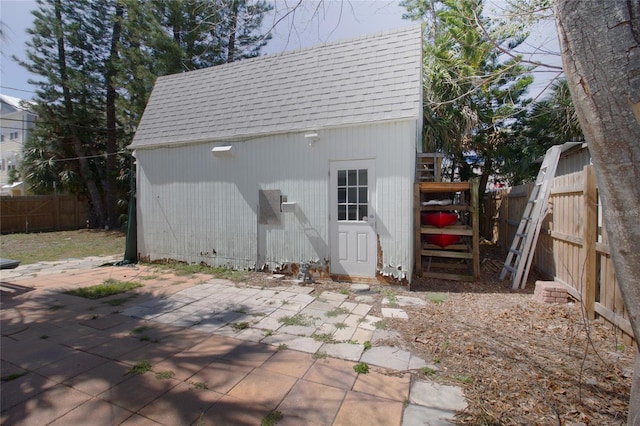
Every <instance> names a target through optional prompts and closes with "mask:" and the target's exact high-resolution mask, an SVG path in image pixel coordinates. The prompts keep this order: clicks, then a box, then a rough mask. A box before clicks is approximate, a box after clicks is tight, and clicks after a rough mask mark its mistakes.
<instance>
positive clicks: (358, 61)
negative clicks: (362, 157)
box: [131, 25, 422, 148]
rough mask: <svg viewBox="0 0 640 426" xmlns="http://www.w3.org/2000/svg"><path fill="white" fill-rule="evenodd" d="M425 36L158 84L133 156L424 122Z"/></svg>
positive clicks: (270, 59)
mask: <svg viewBox="0 0 640 426" xmlns="http://www.w3.org/2000/svg"><path fill="white" fill-rule="evenodd" d="M421 62H422V31H421V28H420V26H415V25H414V26H411V27H408V28H404V29H401V30H395V31H388V32H384V33H379V34H374V35H370V36H366V37H361V38H357V39H352V40H347V41H341V42H335V43H328V44H324V45H320V46H316V47H312V48H308V49H302V50H296V51H292V52H285V53H282V54H277V55H267V56H262V57H259V58H254V59H248V60H243V61H239V62H234V63H231V64H225V65H220V66H215V67H211V68H206V69H202V70H197V71H191V72H186V73H182V74H174V75H169V76H164V77H160V78H158V80H157V82H156V85H155V87H154V89H153V92H152V93H151V96H150V98H149V102H148V104H147V108H146V110H145V113H144V115H143V117H142V120H141V122H140V125H139V126H138V130H137V132H136V135H135V138H134V140H133V143H132V145H131V148H142V147H151V146H158V145H177V144H182V143H189V142H197V141H208V140H221V139H230V138H238V137H247V136H255V135H258V134H265V133H284V132H290V131H303V130H306V129H309V128H321V127H332V126H340V125H352V124H362V123H366V122H374V121H383V120H402V119H415V118H419V117H420V114H421V93H420V90H421V89H420V87H421V82H422V74H421Z"/></svg>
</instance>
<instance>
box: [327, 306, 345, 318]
mask: <svg viewBox="0 0 640 426" xmlns="http://www.w3.org/2000/svg"><path fill="white" fill-rule="evenodd" d="M348 313H349V310H348V309H346V308H335V309H332V310H330V311H327V312H326V313H325V315H326V316H327V317H329V318H335V317H337V316H338V315H347V314H348Z"/></svg>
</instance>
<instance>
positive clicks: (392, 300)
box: [380, 288, 398, 306]
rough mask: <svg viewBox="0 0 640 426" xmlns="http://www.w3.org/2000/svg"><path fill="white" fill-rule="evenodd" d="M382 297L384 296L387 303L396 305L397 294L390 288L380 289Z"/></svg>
mask: <svg viewBox="0 0 640 426" xmlns="http://www.w3.org/2000/svg"><path fill="white" fill-rule="evenodd" d="M380 294H382V296H383V297H386V298H387V300H388V301H389V305H395V306H398V296H396V292H395V291H393V290H391V289H390V288H384V289H382V291H380Z"/></svg>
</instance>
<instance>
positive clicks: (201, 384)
mask: <svg viewBox="0 0 640 426" xmlns="http://www.w3.org/2000/svg"><path fill="white" fill-rule="evenodd" d="M191 386H193V388H194V389H199V390H206V389H209V385H207V384H206V383H205V382H191Z"/></svg>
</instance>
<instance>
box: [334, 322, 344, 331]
mask: <svg viewBox="0 0 640 426" xmlns="http://www.w3.org/2000/svg"><path fill="white" fill-rule="evenodd" d="M333 326H334V327H335V328H337V329H338V330H341V329H343V328H347V324H345V323H343V322H337V323H335V324H333Z"/></svg>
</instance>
